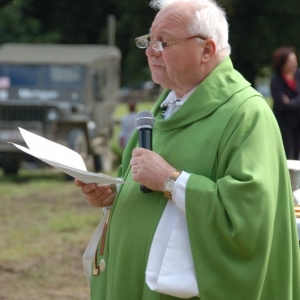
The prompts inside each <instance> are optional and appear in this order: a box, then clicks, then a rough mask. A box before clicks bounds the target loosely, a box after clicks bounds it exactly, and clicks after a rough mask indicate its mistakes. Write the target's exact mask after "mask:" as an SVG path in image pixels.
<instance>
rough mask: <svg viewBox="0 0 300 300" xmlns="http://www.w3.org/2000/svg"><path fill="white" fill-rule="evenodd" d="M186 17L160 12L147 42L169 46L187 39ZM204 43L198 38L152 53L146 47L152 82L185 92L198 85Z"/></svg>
mask: <svg viewBox="0 0 300 300" xmlns="http://www.w3.org/2000/svg"><path fill="white" fill-rule="evenodd" d="M189 21H190V20H189V19H188V18H187V15H183V14H182V10H180V9H178V8H176V7H171V8H166V9H164V10H162V11H160V12H159V13H158V14H157V16H156V17H155V19H154V21H153V23H152V27H151V30H150V33H151V40H157V41H162V42H169V41H173V40H177V39H181V38H187V37H190V36H191V34H190V33H189V32H188V29H187V24H188V23H189ZM204 46H205V41H203V40H201V39H199V38H192V39H188V40H185V41H183V42H181V43H178V44H176V45H173V46H170V47H167V48H165V49H164V50H163V51H155V50H153V49H152V47H151V46H150V47H148V48H147V50H146V55H147V57H148V63H149V67H150V70H151V73H152V80H153V81H154V82H155V83H157V84H160V85H161V86H163V87H165V88H170V89H173V90H175V92H176V91H178V94H180V92H179V91H184V93H185V92H187V91H189V90H190V89H191V88H193V87H194V86H196V85H197V84H199V83H200V79H201V69H202V67H201V56H202V52H203V48H204Z"/></svg>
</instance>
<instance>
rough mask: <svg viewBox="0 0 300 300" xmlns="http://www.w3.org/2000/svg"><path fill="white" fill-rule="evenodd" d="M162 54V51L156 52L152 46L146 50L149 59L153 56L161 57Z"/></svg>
mask: <svg viewBox="0 0 300 300" xmlns="http://www.w3.org/2000/svg"><path fill="white" fill-rule="evenodd" d="M160 52H161V51H156V50H154V49H153V48H152V47H151V46H149V47H148V48H147V49H146V51H145V53H146V55H147V56H148V57H149V56H153V55H156V56H159V55H160Z"/></svg>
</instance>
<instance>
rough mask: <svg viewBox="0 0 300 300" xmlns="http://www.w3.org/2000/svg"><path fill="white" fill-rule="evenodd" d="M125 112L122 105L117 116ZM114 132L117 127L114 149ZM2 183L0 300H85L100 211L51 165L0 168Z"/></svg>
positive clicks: (141, 107)
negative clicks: (87, 263)
mask: <svg viewBox="0 0 300 300" xmlns="http://www.w3.org/2000/svg"><path fill="white" fill-rule="evenodd" d="M151 106H152V103H142V104H138V105H137V110H138V111H139V110H143V109H150V107H151ZM126 113H127V106H126V104H120V105H119V106H118V107H117V109H116V112H115V117H116V118H120V117H121V116H122V115H124V114H126ZM118 133H119V128H118V126H116V129H115V135H114V139H113V141H112V146H113V147H118V146H117V145H116V141H117V135H118ZM110 175H113V176H115V175H116V174H115V172H113V173H112V174H110ZM0 186H1V191H0V300H50V299H51V300H87V299H89V288H88V284H87V281H86V278H85V274H84V270H83V265H82V255H83V252H84V250H85V248H86V246H87V244H88V241H89V239H90V237H91V236H92V234H93V232H94V230H95V228H96V226H97V224H98V222H99V221H100V220H101V217H102V210H101V209H100V208H94V207H92V206H90V205H89V204H88V203H87V202H86V200H85V199H84V197H83V195H82V193H81V192H80V190H79V188H77V187H76V186H75V185H74V183H73V181H65V178H64V175H63V174H62V173H60V172H58V171H56V170H54V169H52V168H50V167H49V168H46V169H33V170H26V169H24V168H23V169H21V170H20V173H19V175H18V176H17V177H5V176H4V175H3V173H2V172H1V169H0Z"/></svg>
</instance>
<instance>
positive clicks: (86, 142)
mask: <svg viewBox="0 0 300 300" xmlns="http://www.w3.org/2000/svg"><path fill="white" fill-rule="evenodd" d="M120 61H121V53H120V50H119V49H118V48H117V47H115V46H107V45H59V44H4V45H2V46H1V47H0V167H1V168H2V169H3V171H4V173H5V174H16V173H17V172H18V169H19V167H20V163H21V162H22V161H24V160H25V161H26V160H31V159H32V158H30V157H28V155H26V154H25V153H21V152H20V151H19V150H18V149H17V148H15V147H14V146H13V145H11V144H9V143H7V142H13V143H17V144H21V145H22V144H24V141H23V139H22V137H21V135H20V133H19V129H18V127H22V128H24V129H26V130H29V131H31V132H33V133H36V134H38V135H41V136H43V137H45V138H47V139H50V140H52V141H54V142H57V143H60V144H62V145H65V146H67V147H69V148H71V149H73V150H75V151H77V152H78V153H80V154H81V155H82V157H83V159H84V160H85V162H86V165H87V168H88V169H89V170H94V171H100V170H104V171H106V172H109V171H110V169H111V167H112V159H113V158H112V153H111V150H110V138H111V137H112V133H113V123H114V121H113V111H114V109H115V106H116V104H117V103H118V101H119V86H120ZM58 155H59V154H58Z"/></svg>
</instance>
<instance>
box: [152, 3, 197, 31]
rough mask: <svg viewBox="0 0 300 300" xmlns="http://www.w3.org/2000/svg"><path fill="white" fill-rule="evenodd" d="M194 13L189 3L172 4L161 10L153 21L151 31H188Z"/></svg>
mask: <svg viewBox="0 0 300 300" xmlns="http://www.w3.org/2000/svg"><path fill="white" fill-rule="evenodd" d="M191 20H192V15H191V12H190V10H189V9H188V7H187V5H185V7H184V6H182V5H180V4H176V5H170V6H169V7H167V8H164V9H162V10H161V11H159V12H158V13H157V15H156V17H155V19H154V21H153V23H152V26H151V29H150V31H164V30H172V31H182V32H188V28H189V26H190V24H191Z"/></svg>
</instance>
